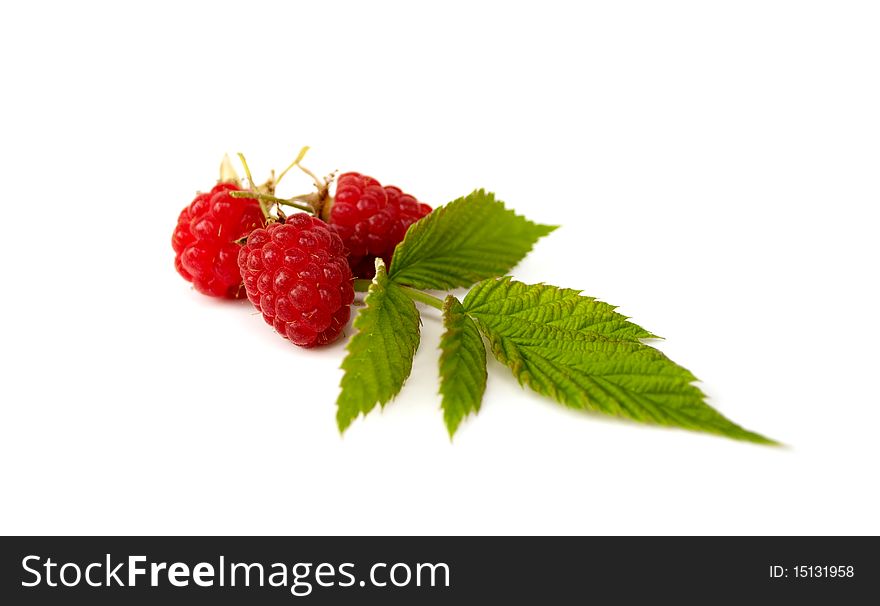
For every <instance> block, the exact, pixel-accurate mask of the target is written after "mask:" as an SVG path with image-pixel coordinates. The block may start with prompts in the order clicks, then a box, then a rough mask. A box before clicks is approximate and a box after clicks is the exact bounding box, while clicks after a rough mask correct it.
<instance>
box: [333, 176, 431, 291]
mask: <svg viewBox="0 0 880 606" xmlns="http://www.w3.org/2000/svg"><path fill="white" fill-rule="evenodd" d="M430 212H431V207H430V206H428V205H427V204H422V203H420V202H419V201H418V200H416V199H415V198H414V197H412V196H410V195H409V194H405V193H403V192H402V191H401V190H400V189H399V188H397V187H393V186H390V185H386V186H385V187H382V185H381V184H380V183H379V182H378V181H376V180H375V179H373V178H372V177H367V176H365V175H361V174H359V173H345V174H343V175H340V176H339V179H338V181H337V184H336V196H335V197H334V198H331V199H330V200H328V201H327V204H326V205H325V206H324V209H323V211H322V213H321V214H322V216H323V217H324V219H325V220H326V221H327V223H329V224H330V227H331V228H332V229H333V230H334V231H335V232H336V233H338V234H339V235H340V237H341V238H342V242H343V243H344V244H345V247H346V249H347V250H348V262H349V265H350V266H351V268H352V270H353V271H354V274H355V276H358V277H372V276H373V273H374V271H375V270H374V264H373V263H374V260H375V258H376V257H382V258H383V259H384V260H385V263H390V262H391V254H392V253H393V252H394V247H395V246H397V245H398V244H399V243H400V242H401V241H402V240H403V236H404V235H405V234H406V230H407V229H409V226H410V225H412V224H413V223H415V222H416V221H418V220H419V219H421V218H422V217H424V216H425V215H427V214H428V213H430Z"/></svg>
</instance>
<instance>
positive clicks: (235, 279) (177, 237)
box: [171, 183, 265, 299]
mask: <svg viewBox="0 0 880 606" xmlns="http://www.w3.org/2000/svg"><path fill="white" fill-rule="evenodd" d="M240 189H241V188H240V187H239V186H237V185H235V184H234V183H219V184H217V185H216V186H214V188H213V189H212V190H211V191H210V192H208V193H204V194H198V195H197V196H196V197H195V199H194V200H193V201H192V203H191V204H190V205H189V206H187V207H186V208H184V209H183V210H182V211H181V213H180V216H179V217H178V219H177V227H176V228H175V229H174V234H173V236H172V237H171V245H172V247H173V248H174V253H175V258H174V267H175V268H177V272H178V273H179V274H180V275H181V276H183V277H184V278H185V279H186V280H188V281H190V282H192V284H193V287H194V288H195V289H196V290H197V291H199V292H200V293H202V294H204V295H208V296H211V297H224V298H227V299H238V298H241V297H243V296H244V289H243V288H242V281H241V274H240V273H239V271H238V263H237V260H238V251H239V249H240V248H241V245H239V244H238V243H236V240H239V239H241V238H243V237H244V236H246V235H247V234H248V233H250V232H251V231H252V230H254V229H256V228H257V227H261V226H263V225H265V220H264V219H263V213H262V211H261V210H260V205H259V203H258V202H257V201H256V200H254V199H252V198H233V197H231V196H230V195H229V192H230V191H238V190H240Z"/></svg>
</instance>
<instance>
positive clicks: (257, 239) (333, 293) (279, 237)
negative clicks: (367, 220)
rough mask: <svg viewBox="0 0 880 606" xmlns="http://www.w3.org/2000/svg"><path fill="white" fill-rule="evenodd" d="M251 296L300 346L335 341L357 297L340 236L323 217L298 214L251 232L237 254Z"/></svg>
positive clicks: (283, 333)
mask: <svg viewBox="0 0 880 606" xmlns="http://www.w3.org/2000/svg"><path fill="white" fill-rule="evenodd" d="M238 268H239V270H240V271H241V277H242V278H243V280H244V286H245V290H246V292H247V296H248V298H249V299H250V300H251V302H252V303H253V304H254V306H256V308H257V309H258V310H259V311H260V312H261V313H262V314H263V319H264V320H266V322H267V323H268V324H270V325H271V326H273V327H274V328H275V330H276V331H278V333H279V334H280V335H281V336H283V337H285V338H287V339H289V340H290V341H291V342H293V343H295V344H296V345H299V346H301V347H315V346H318V345H325V344H327V343H331V342H333V341H335V340H336V339H337V338H338V337H339V336H340V334H342V329H343V328H344V327H345V325H346V323H347V322H348V319H349V315H350V313H351V308H350V305H351V303H352V301H353V300H354V288H353V286H352V275H351V270H350V269H349V267H348V263H347V262H346V258H345V248H344V246H343V244H342V240H341V239H340V237H339V236H338V235H337V234H335V233H334V232H333V231H331V230H330V229H329V228H328V226H327V225H326V224H325V223H324V222H323V221H321V220H319V219H316V218H314V217H311V216H309V215H307V214H295V215H293V216H291V217H289V218H288V219H287V220H286V221H285V222H284V223H270V224H269V225H268V226H267V227H266V228H264V229H257V230H254V231H253V232H251V234H250V235H249V236H248V238H247V243H246V244H245V245H244V246H243V247H242V248H241V250H240V252H239V253H238Z"/></svg>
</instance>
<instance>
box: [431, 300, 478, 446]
mask: <svg viewBox="0 0 880 606" xmlns="http://www.w3.org/2000/svg"><path fill="white" fill-rule="evenodd" d="M443 325H444V326H445V328H446V332H444V333H443V336H442V338H441V339H440V394H441V395H442V396H443V400H442V402H441V407H442V408H443V420H444V421H445V422H446V429H447V430H448V431H449V437H450V438H452V436H453V435H455V431H456V429H458V426H459V424H460V423H461V422H462V420H463V419H464V418H465V417H466V416H467V415H468V414H470V413H475V414H476V413H477V412H478V411H479V410H480V402H481V401H482V399H483V392H485V391H486V347H485V346H484V345H483V338H482V337H481V336H480V333H479V331H478V330H477V326H476V324H474V321H473V320H471V319H470V318H469V317H468V316H467V315H466V314H465V313H464V308H463V307H462V305H461V303H460V302H459V301H458V299H456V298H455V297H453V296H452V295H450V296H448V297H446V301H445V302H444V304H443Z"/></svg>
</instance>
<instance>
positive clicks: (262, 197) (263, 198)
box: [229, 191, 315, 215]
mask: <svg viewBox="0 0 880 606" xmlns="http://www.w3.org/2000/svg"><path fill="white" fill-rule="evenodd" d="M229 195H230V196H232V197H233V198H255V199H256V200H258V201H260V202H271V203H272V204H283V205H284V206H291V207H293V208H298V209H299V210H304V211H306V212H307V213H309V214H312V215H314V214H315V209H314V208H312V206H311V205H310V204H297V203H296V202H294V201H293V200H285V199H284V198H279V197H277V196H272V195H270V194H262V193H260V192H255V191H231V192H229ZM261 206H262V204H261Z"/></svg>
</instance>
